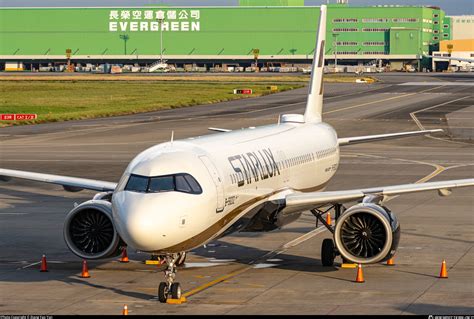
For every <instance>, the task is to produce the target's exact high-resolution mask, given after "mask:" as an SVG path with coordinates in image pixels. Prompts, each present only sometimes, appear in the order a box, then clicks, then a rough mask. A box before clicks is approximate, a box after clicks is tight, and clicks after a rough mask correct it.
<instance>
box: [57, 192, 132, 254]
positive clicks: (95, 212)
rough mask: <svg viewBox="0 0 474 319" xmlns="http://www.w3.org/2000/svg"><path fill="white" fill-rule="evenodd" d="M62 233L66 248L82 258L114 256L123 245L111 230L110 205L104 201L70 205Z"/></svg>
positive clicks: (114, 231)
mask: <svg viewBox="0 0 474 319" xmlns="http://www.w3.org/2000/svg"><path fill="white" fill-rule="evenodd" d="M63 233H64V240H65V241H66V245H67V246H68V248H69V249H70V250H71V251H72V252H73V253H74V254H75V255H77V256H79V257H80V258H84V259H101V258H109V257H115V256H118V255H120V253H121V250H120V249H121V246H123V245H124V243H123V241H122V239H121V238H120V236H119V235H118V233H117V231H116V230H115V226H114V223H113V218H112V204H111V203H110V202H108V201H106V200H89V201H87V202H84V203H82V204H80V205H78V206H76V207H74V209H73V210H71V211H70V212H69V214H68V215H67V216H66V220H65V222H64V230H63Z"/></svg>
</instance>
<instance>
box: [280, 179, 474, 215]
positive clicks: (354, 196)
mask: <svg viewBox="0 0 474 319" xmlns="http://www.w3.org/2000/svg"><path fill="white" fill-rule="evenodd" d="M468 186H474V178H470V179H459V180H451V181H443V182H429V183H419V184H403V185H395V186H383V187H374V188H363V189H352V190H343V191H331V192H311V193H290V194H287V195H286V196H285V199H284V201H285V204H286V207H285V209H284V211H285V212H296V211H302V210H308V209H313V208H315V207H317V206H321V205H324V204H334V203H338V204H342V203H345V202H351V201H358V200H363V199H364V198H365V197H374V198H380V199H383V198H385V197H388V196H394V195H402V194H408V193H416V192H424V191H430V190H438V192H439V194H440V195H442V196H447V195H449V194H450V193H451V190H452V189H453V188H458V187H468Z"/></svg>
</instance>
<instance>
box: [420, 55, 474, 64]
mask: <svg viewBox="0 0 474 319" xmlns="http://www.w3.org/2000/svg"><path fill="white" fill-rule="evenodd" d="M427 57H429V58H433V59H441V60H455V61H460V62H470V63H474V59H469V58H457V57H449V56H432V55H427Z"/></svg>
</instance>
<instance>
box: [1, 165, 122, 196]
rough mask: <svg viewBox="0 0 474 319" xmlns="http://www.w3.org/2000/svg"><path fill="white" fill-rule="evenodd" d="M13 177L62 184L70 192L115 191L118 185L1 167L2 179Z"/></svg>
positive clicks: (6, 179)
mask: <svg viewBox="0 0 474 319" xmlns="http://www.w3.org/2000/svg"><path fill="white" fill-rule="evenodd" d="M12 177H14V178H21V179H27V180H31V181H36V182H43V183H50V184H58V185H62V186H63V187H64V189H65V190H66V191H68V192H78V191H81V190H83V189H90V190H94V191H101V192H105V191H113V190H114V189H115V187H117V184H116V183H111V182H105V181H98V180H94V179H86V178H78V177H68V176H60V175H50V174H41V173H33V172H26V171H17V170H12V169H4V168H0V181H8V180H10V179H11V178H12Z"/></svg>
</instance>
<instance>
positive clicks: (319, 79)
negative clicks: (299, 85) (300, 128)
mask: <svg viewBox="0 0 474 319" xmlns="http://www.w3.org/2000/svg"><path fill="white" fill-rule="evenodd" d="M326 11H327V8H326V6H325V5H322V6H321V11H320V14H319V26H318V38H317V40H316V41H317V42H316V49H315V50H314V58H313V66H312V68H311V82H310V83H309V94H308V102H307V103H306V111H305V113H304V119H305V122H306V123H317V122H321V120H322V113H323V68H324V45H325V42H326Z"/></svg>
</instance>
